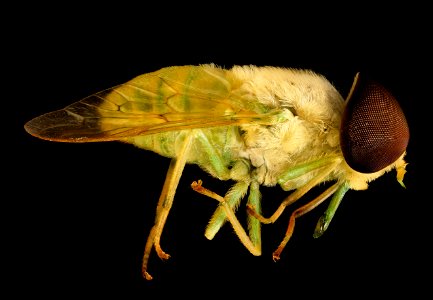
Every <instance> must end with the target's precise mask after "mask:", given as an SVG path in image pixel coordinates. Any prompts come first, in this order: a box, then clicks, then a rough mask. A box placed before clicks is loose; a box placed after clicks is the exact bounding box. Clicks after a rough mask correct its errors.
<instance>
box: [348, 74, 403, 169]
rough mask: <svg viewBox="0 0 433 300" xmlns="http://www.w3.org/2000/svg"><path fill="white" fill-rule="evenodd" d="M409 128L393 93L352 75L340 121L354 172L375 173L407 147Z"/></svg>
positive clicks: (393, 160) (394, 159)
mask: <svg viewBox="0 0 433 300" xmlns="http://www.w3.org/2000/svg"><path fill="white" fill-rule="evenodd" d="M408 142H409V127H408V125H407V121H406V118H405V116H404V113H403V111H402V109H401V107H400V105H399V104H398V102H397V100H396V99H395V98H394V96H393V95H392V94H391V93H390V92H389V91H388V90H386V89H385V88H384V87H383V86H382V85H380V84H378V83H376V82H374V81H370V80H366V79H361V78H360V76H359V73H358V74H357V76H356V77H355V81H354V84H353V86H352V90H351V93H350V95H349V98H348V100H347V103H346V108H345V111H344V114H343V118H342V121H341V129H340V144H341V150H342V152H343V155H344V159H345V160H346V162H347V164H348V165H349V166H350V167H351V168H352V169H353V170H355V171H358V172H361V173H374V172H377V171H379V170H381V169H383V168H385V167H387V166H389V165H390V164H392V163H393V162H395V161H396V160H397V159H398V158H399V157H400V156H401V155H402V154H403V153H404V151H405V150H406V147H407V144H408Z"/></svg>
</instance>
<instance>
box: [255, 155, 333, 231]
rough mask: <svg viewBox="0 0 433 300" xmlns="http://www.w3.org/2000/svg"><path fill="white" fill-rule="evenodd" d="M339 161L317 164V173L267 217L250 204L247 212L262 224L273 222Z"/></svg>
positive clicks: (319, 181) (324, 176) (320, 180)
mask: <svg viewBox="0 0 433 300" xmlns="http://www.w3.org/2000/svg"><path fill="white" fill-rule="evenodd" d="M339 162H340V160H339V159H333V160H331V161H330V162H328V165H325V167H322V166H319V169H320V171H319V173H318V174H317V175H316V176H315V177H313V178H312V179H311V180H310V181H308V182H307V183H306V184H305V185H303V186H301V187H300V188H298V189H297V190H296V191H294V192H293V193H291V194H290V195H289V196H288V197H287V198H286V199H285V200H284V201H283V202H281V204H280V206H279V207H278V208H277V210H276V211H275V212H274V214H273V215H272V216H271V217H269V218H265V217H263V216H262V215H260V214H259V213H258V212H257V211H256V209H255V208H254V207H253V206H251V205H250V204H248V205H247V211H248V213H250V214H252V215H253V216H254V217H256V218H257V219H258V220H260V222H262V223H264V224H270V223H274V222H275V221H276V220H277V219H278V218H279V217H280V216H281V214H282V213H283V211H284V209H285V208H286V207H287V206H289V205H290V204H292V203H294V202H295V201H297V200H299V199H300V198H301V197H302V196H303V195H305V194H306V193H307V192H308V191H309V190H311V189H312V188H313V187H314V186H316V185H318V184H319V183H321V182H322V181H323V180H324V179H325V178H326V176H328V175H329V173H330V172H331V171H332V170H334V168H335V166H336V165H337V164H338V163H339ZM316 169H317V167H316ZM295 170H296V171H297V168H295ZM313 170H314V169H313ZM309 171H312V170H308V171H307V172H309ZM305 173H306V172H304V173H303V174H305ZM303 174H302V175H303ZM298 176H300V175H298Z"/></svg>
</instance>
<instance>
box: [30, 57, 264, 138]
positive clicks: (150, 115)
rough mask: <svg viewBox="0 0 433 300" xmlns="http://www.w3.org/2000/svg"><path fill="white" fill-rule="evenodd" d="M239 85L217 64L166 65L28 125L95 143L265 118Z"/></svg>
mask: <svg viewBox="0 0 433 300" xmlns="http://www.w3.org/2000/svg"><path fill="white" fill-rule="evenodd" d="M239 85H240V83H238V82H236V80H234V79H233V78H232V77H231V73H230V71H227V70H223V69H220V68H217V67H214V66H212V65H206V66H183V67H169V68H163V69H161V70H159V71H156V72H153V73H148V74H144V75H141V76H138V77H136V78H134V79H132V80H131V81H129V82H127V83H125V84H121V85H118V86H116V87H113V88H110V89H107V90H104V91H101V92H99V93H96V94H94V95H91V96H89V97H86V98H84V99H82V100H81V101H78V102H76V103H73V104H71V105H69V106H67V107H65V108H64V109H61V110H57V111H53V112H50V113H47V114H44V115H42V116H39V117H37V118H35V119H33V120H31V121H29V122H28V123H27V124H26V125H25V129H26V130H27V131H28V132H29V133H30V134H32V135H34V136H36V137H38V138H42V139H47V140H51V141H60V142H92V141H112V140H120V139H122V138H125V137H131V136H137V135H144V134H150V133H158V132H164V131H173V130H182V129H189V128H205V127H212V126H227V125H234V124H242V123H247V122H250V121H251V120H252V119H254V120H260V118H261V116H262V115H263V113H264V112H266V111H267V108H265V107H263V106H261V105H260V103H258V102H257V101H254V100H253V101H251V100H252V99H251V97H246V96H245V95H242V92H241V89H240V88H239Z"/></svg>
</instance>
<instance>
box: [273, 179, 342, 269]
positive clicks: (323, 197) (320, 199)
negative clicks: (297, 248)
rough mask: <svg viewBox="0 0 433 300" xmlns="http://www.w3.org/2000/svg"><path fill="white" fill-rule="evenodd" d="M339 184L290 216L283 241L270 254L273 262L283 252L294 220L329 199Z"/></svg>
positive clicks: (291, 231)
mask: <svg viewBox="0 0 433 300" xmlns="http://www.w3.org/2000/svg"><path fill="white" fill-rule="evenodd" d="M340 185H341V184H340V183H338V182H337V183H335V184H334V185H332V186H331V187H329V188H328V189H327V190H326V191H324V192H323V193H322V194H320V195H319V196H318V197H316V198H315V199H314V200H312V201H310V202H309V203H307V204H305V205H303V206H301V207H299V208H298V209H296V210H295V211H294V212H293V213H292V214H291V216H290V219H289V225H288V227H287V231H286V234H285V235H284V239H283V240H282V241H281V243H280V245H279V246H278V248H277V250H275V251H274V253H273V254H272V258H273V259H274V261H277V260H279V259H280V254H281V252H282V251H283V249H284V247H285V246H286V244H287V243H288V242H289V240H290V238H291V237H292V234H293V230H294V228H295V219H296V218H298V217H300V216H302V215H304V214H306V213H307V212H309V211H311V210H313V209H314V208H316V207H317V206H318V205H319V204H321V203H322V202H323V201H325V200H326V199H328V198H329V196H331V195H332V194H333V193H335V192H336V191H337V190H339V188H340Z"/></svg>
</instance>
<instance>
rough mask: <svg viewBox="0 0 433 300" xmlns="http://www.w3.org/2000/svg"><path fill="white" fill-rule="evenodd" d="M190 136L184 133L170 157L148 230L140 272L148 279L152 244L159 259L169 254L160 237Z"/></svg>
mask: <svg viewBox="0 0 433 300" xmlns="http://www.w3.org/2000/svg"><path fill="white" fill-rule="evenodd" d="M192 138H193V134H192V132H189V133H187V134H186V135H185V140H184V141H183V143H182V145H181V147H180V151H179V153H177V156H176V157H175V158H172V160H171V162H170V166H169V168H168V172H167V175H166V178H165V182H164V186H163V188H162V192H161V195H160V197H159V200H158V206H157V209H156V218H155V225H153V227H152V229H151V230H150V234H149V236H148V238H147V242H146V246H145V249H144V255H143V263H142V273H143V276H144V277H145V278H146V279H148V280H151V279H152V276H151V275H150V274H149V273H148V272H147V264H148V261H149V256H150V252H151V250H152V246H154V247H155V251H156V253H157V254H158V256H159V257H160V258H161V259H168V258H169V257H170V255H168V254H167V253H165V252H164V251H163V250H162V249H161V245H160V239H161V234H162V230H163V228H164V225H165V222H166V220H167V216H168V213H169V212H170V208H171V206H172V205H173V199H174V194H175V192H176V188H177V185H178V184H179V180H180V176H181V175H182V171H183V169H184V167H185V164H186V160H187V156H188V152H189V149H190V147H191V140H192Z"/></svg>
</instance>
